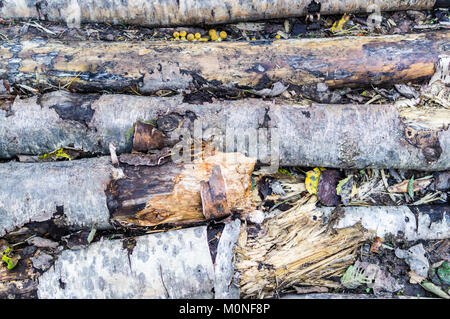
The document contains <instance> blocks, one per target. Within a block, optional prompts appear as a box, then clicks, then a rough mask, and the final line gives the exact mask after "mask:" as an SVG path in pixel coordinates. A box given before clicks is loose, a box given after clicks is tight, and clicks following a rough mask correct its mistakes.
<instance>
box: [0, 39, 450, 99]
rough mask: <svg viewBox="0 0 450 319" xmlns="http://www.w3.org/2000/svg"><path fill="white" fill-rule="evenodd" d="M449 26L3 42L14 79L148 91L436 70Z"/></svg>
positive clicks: (331, 82)
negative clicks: (245, 38)
mask: <svg viewBox="0 0 450 319" xmlns="http://www.w3.org/2000/svg"><path fill="white" fill-rule="evenodd" d="M449 39H450V35H449V33H448V32H430V33H422V34H409V35H392V36H376V37H344V38H329V39H291V40H280V41H266V42H251V43H249V42H206V43H205V42H202V43H191V42H183V43H180V42H170V43H168V42H157V41H152V42H137V43H132V42H96V41H89V42H84V41H81V42H59V41H55V40H43V39H34V40H24V41H9V42H2V43H1V46H0V57H1V58H0V70H3V72H1V73H0V76H3V77H5V78H6V79H7V80H8V81H9V82H10V83H11V84H19V83H21V84H27V85H30V86H32V87H42V88H45V87H48V86H49V85H53V86H56V87H59V86H64V85H67V84H68V83H71V84H70V88H71V89H75V90H78V91H80V92H82V91H83V92H99V91H102V90H112V91H115V92H122V91H124V90H125V89H128V88H130V87H133V88H134V90H138V91H140V92H141V93H144V94H147V93H152V92H155V91H158V90H162V89H168V90H192V89H198V88H201V87H215V88H217V87H222V88H223V89H230V88H246V89H249V88H250V89H257V90H260V89H264V88H265V87H266V86H267V85H268V84H270V82H278V81H284V82H286V83H288V84H294V85H304V84H312V83H318V82H324V83H326V84H327V85H328V86H330V87H342V86H347V87H348V86H354V87H356V86H358V87H361V86H370V85H371V84H373V85H381V84H386V83H398V82H406V81H410V80H416V79H422V78H426V77H431V76H432V75H433V73H434V69H435V67H434V66H435V63H436V62H437V61H438V56H439V55H441V54H444V53H445V52H447V51H448V41H449Z"/></svg>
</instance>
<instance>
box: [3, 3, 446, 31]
mask: <svg viewBox="0 0 450 319" xmlns="http://www.w3.org/2000/svg"><path fill="white" fill-rule="evenodd" d="M310 2H311V1H310V0H301V1H293V0H282V1H257V0H245V1H237V0H223V1H219V0H182V1H175V0H159V1H149V0H144V1H138V0H128V1H119V0H95V1H94V0H81V1H80V0H78V1H74V0H45V1H42V0H37V1H26V0H3V1H2V6H1V7H0V16H1V17H2V18H4V19H27V20H28V19H30V18H32V19H41V20H47V21H62V22H67V23H68V24H69V25H73V24H75V25H76V24H77V23H78V24H79V23H80V22H82V23H85V22H92V23H97V22H106V23H114V24H122V23H124V24H135V25H143V26H174V25H192V24H218V23H229V22H237V21H247V20H258V19H273V18H287V17H296V16H302V15H305V14H307V13H308V11H307V7H308V4H309V3H310ZM320 2H321V3H322V6H321V11H320V12H321V13H322V14H337V13H344V12H362V13H365V12H369V13H372V12H373V11H374V10H375V9H378V10H380V11H396V10H423V9H431V8H433V6H434V5H435V3H436V0H412V1H411V0H409V1H404V0H378V1H365V0H321V1H320ZM438 2H439V1H438Z"/></svg>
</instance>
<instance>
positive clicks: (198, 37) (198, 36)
mask: <svg viewBox="0 0 450 319" xmlns="http://www.w3.org/2000/svg"><path fill="white" fill-rule="evenodd" d="M194 36H195V38H196V39H197V40H200V38H201V37H202V35H201V34H200V33H198V32H197V33H196V34H194Z"/></svg>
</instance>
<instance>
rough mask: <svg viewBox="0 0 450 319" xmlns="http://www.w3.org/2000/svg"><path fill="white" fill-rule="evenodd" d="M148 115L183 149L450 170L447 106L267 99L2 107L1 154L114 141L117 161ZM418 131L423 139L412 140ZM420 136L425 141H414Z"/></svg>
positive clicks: (56, 96)
mask: <svg viewBox="0 0 450 319" xmlns="http://www.w3.org/2000/svg"><path fill="white" fill-rule="evenodd" d="M61 110H71V113H70V114H69V113H68V112H66V113H63V112H61ZM139 119H142V120H143V121H156V123H157V124H158V130H161V131H162V132H164V134H166V135H167V137H168V138H169V141H170V143H174V144H176V146H177V145H178V146H183V143H184V141H185V138H186V139H187V141H189V139H191V140H192V137H193V136H195V134H199V136H197V137H196V138H198V139H200V140H203V141H205V142H211V143H213V144H214V143H215V142H217V143H216V144H217V145H219V146H218V147H217V149H218V150H219V151H226V150H227V149H228V150H229V151H235V150H236V151H239V152H241V153H243V154H250V155H251V156H254V157H256V158H257V159H258V161H259V162H260V163H262V164H274V165H275V166H276V164H277V161H279V162H278V164H279V165H280V166H307V167H316V166H320V167H329V168H331V167H337V168H361V169H362V168H366V167H374V168H398V169H418V170H424V171H439V170H448V169H450V130H449V129H448V127H449V125H450V110H448V109H443V108H442V109H441V108H429V109H423V108H415V109H412V108H403V107H397V106H395V105H331V104H314V103H311V104H309V103H308V104H292V103H287V102H284V101H280V100H274V101H270V100H262V99H242V100H236V101H220V100H214V101H213V102H211V103H206V102H205V103H203V104H190V103H184V102H183V97H182V96H173V97H145V96H129V95H120V94H116V95H108V94H106V95H95V94H93V95H88V96H84V95H82V94H70V93H67V92H62V91H59V92H53V93H49V94H44V95H42V96H41V97H40V98H39V99H38V98H36V97H32V98H29V99H24V100H20V99H16V100H15V101H14V103H13V104H12V105H11V108H10V112H6V111H4V110H1V109H0V158H2V159H5V158H12V157H15V156H18V155H42V154H44V153H50V152H53V151H55V150H57V149H59V148H61V147H66V146H70V147H73V148H77V149H80V150H83V151H84V152H87V153H92V154H109V143H110V142H113V143H114V144H115V147H116V151H117V154H118V155H119V154H123V153H129V152H131V149H132V140H133V136H132V134H130V132H132V129H133V125H134V123H135V122H136V121H138V120H139ZM413 130H414V132H415V133H414V134H416V135H412V136H411V135H410V134H409V133H411V132H413ZM194 133H195V134H194ZM419 135H420V137H421V138H415V136H419ZM227 136H228V139H227ZM233 136H234V137H235V139H236V141H235V140H234V139H233ZM426 136H428V138H426ZM43 137H44V138H43ZM182 137H183V138H182ZM276 137H278V145H277V143H276V141H277V139H276ZM246 138H247V139H250V140H251V141H252V142H251V143H250V145H251V146H252V148H248V147H247V146H246V145H245V139H246ZM415 141H420V143H415ZM186 143H187V142H186ZM174 149H176V148H169V149H168V150H167V149H166V151H162V153H163V154H159V155H158V153H156V155H155V154H146V155H145V156H142V158H141V160H140V161H141V162H142V163H143V164H146V163H156V164H157V163H158V160H160V158H162V157H165V156H166V155H168V154H171V151H172V150H174ZM271 150H272V151H273V152H272V151H271ZM164 154H165V155H164ZM119 158H120V157H119ZM130 160H132V161H133V162H134V163H135V164H137V163H138V162H139V161H138V160H137V157H135V158H134V159H125V158H124V157H122V159H121V161H122V162H125V163H129V164H133V162H130ZM146 165H147V164H146Z"/></svg>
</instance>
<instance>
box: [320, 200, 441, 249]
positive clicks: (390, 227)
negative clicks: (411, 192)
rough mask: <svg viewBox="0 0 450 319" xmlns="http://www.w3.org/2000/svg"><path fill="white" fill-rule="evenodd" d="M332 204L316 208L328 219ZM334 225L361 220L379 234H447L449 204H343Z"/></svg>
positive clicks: (418, 236) (416, 236) (404, 236)
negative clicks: (348, 205)
mask: <svg viewBox="0 0 450 319" xmlns="http://www.w3.org/2000/svg"><path fill="white" fill-rule="evenodd" d="M333 210H334V208H331V207H321V208H317V212H318V213H319V214H323V215H322V218H323V219H324V223H327V222H328V220H329V218H330V216H331V215H332V212H333ZM341 210H342V211H341V213H340V215H341V217H340V218H339V219H338V221H337V222H336V224H335V226H334V227H335V228H336V229H342V228H346V227H351V226H354V225H356V224H357V223H358V222H361V224H362V226H363V227H364V228H365V229H367V230H369V231H373V232H374V234H376V236H378V237H380V238H383V239H385V238H388V236H391V237H397V238H402V239H403V240H406V241H414V240H420V239H424V240H432V239H446V238H450V207H449V205H446V204H444V205H421V206H391V207H389V206H374V207H342V208H341Z"/></svg>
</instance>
